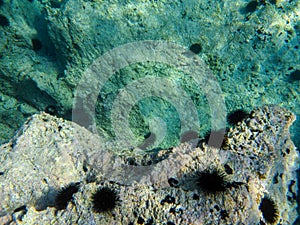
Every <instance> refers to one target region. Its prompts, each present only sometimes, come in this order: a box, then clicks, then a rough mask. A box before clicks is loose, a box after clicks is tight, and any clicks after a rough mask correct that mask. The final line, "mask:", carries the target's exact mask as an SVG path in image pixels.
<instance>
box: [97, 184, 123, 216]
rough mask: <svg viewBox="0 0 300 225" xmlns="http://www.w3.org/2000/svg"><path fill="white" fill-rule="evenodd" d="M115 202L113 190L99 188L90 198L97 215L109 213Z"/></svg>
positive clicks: (115, 197)
mask: <svg viewBox="0 0 300 225" xmlns="http://www.w3.org/2000/svg"><path fill="white" fill-rule="evenodd" d="M117 200H118V196H117V193H116V191H115V190H113V189H110V188H108V187H100V188H99V189H98V190H97V191H96V192H95V193H94V194H93V196H92V202H93V210H94V211H95V212H97V213H101V212H107V211H110V210H112V209H113V208H114V207H115V206H116V203H117Z"/></svg>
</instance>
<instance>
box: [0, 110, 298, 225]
mask: <svg viewBox="0 0 300 225" xmlns="http://www.w3.org/2000/svg"><path fill="white" fill-rule="evenodd" d="M294 120H295V116H294V114H292V113H291V112H289V111H287V110H285V109H284V108H281V107H278V106H265V107H262V108H258V109H256V110H254V111H253V112H252V113H251V116H249V118H247V119H246V120H245V121H243V122H241V123H239V124H238V125H237V126H236V127H234V128H231V129H230V130H229V131H228V133H227V139H228V140H227V141H226V147H225V146H224V148H223V149H216V148H212V147H209V146H207V145H206V144H205V143H204V142H201V140H199V143H198V144H197V143H195V141H193V142H189V143H182V144H180V145H179V146H178V147H174V148H173V149H170V150H163V151H161V152H160V153H159V154H157V155H155V156H153V155H152V156H149V155H148V156H143V155H141V154H139V152H140V151H139V149H134V150H130V151H129V150H128V151H127V152H126V151H124V152H123V155H115V153H114V146H112V145H110V144H107V143H103V142H101V138H99V136H97V135H95V134H93V133H90V132H89V131H88V130H86V129H85V128H82V127H80V126H78V125H77V124H75V123H72V122H69V121H65V120H63V119H58V118H56V117H53V116H50V115H48V114H45V113H41V114H37V115H34V116H33V117H31V118H30V119H28V121H27V122H26V123H25V124H24V125H23V127H22V128H21V129H20V130H19V131H18V132H17V133H16V134H15V136H14V138H13V139H12V140H11V141H9V142H8V143H6V144H4V145H2V146H1V148H0V161H1V165H0V172H1V175H0V183H1V193H2V194H1V196H0V204H1V205H0V216H1V217H0V219H1V220H2V221H5V220H8V221H10V220H14V222H12V224H17V223H18V220H22V224H35V222H36V221H38V223H39V224H109V225H110V224H130V222H132V223H133V224H136V223H137V221H140V222H141V221H153V223H154V224H166V223H167V222H173V223H174V224H241V223H243V224H259V223H260V221H265V219H264V218H263V215H262V212H261V211H260V208H259V206H260V203H261V199H262V198H263V197H265V196H268V197H270V198H271V199H272V200H273V201H274V202H275V204H276V208H277V209H278V219H276V221H278V223H280V224H292V223H293V221H294V220H295V219H296V216H297V213H296V206H297V204H296V199H295V195H296V192H297V180H296V172H295V171H296V169H297V165H298V163H299V154H298V152H297V151H296V149H295V146H294V144H293V142H292V141H291V139H290V133H289V127H290V126H291V124H292V123H293V122H294ZM197 146H198V147H197ZM128 159H130V160H128ZM145 159H147V160H148V161H149V164H148V165H142V164H143V163H142V162H143V160H145ZM132 161H134V162H135V163H132ZM130 162H131V163H130ZM132 164H134V165H132ZM208 168H210V169H211V168H215V169H218V170H220V171H224V172H225V171H229V168H230V171H231V172H230V173H229V174H228V175H226V176H227V179H228V184H230V185H227V190H226V191H225V192H223V193H219V194H212V195H208V194H207V193H205V192H202V191H201V190H199V189H197V188H195V180H193V176H194V175H195V173H196V172H197V171H204V170H205V169H208ZM170 178H172V179H173V180H176V181H178V182H177V184H176V185H170ZM72 182H80V189H79V191H78V192H77V193H76V194H74V199H73V200H72V201H71V202H70V203H69V204H68V207H67V208H66V209H65V210H60V211H58V212H56V213H55V211H56V209H55V207H54V205H55V203H54V199H55V194H56V193H57V190H58V189H59V188H60V187H62V186H66V185H68V184H70V183H72ZM101 186H107V187H110V188H112V189H114V190H115V191H116V193H117V194H118V196H119V200H118V202H117V206H116V207H115V208H114V209H113V210H112V212H107V213H100V214H97V213H95V212H93V210H92V201H91V196H92V194H93V193H94V192H95V191H96V190H97V188H98V187H101ZM1 220H0V221H1Z"/></svg>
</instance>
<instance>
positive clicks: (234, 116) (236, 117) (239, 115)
mask: <svg viewBox="0 0 300 225" xmlns="http://www.w3.org/2000/svg"><path fill="white" fill-rule="evenodd" d="M248 116H249V114H248V113H247V112H246V111H245V110H243V109H238V110H236V111H233V112H231V113H229V115H228V116H227V121H228V123H229V124H231V125H236V124H238V123H239V122H241V121H243V120H244V119H245V118H247V117H248Z"/></svg>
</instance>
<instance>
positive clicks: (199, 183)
mask: <svg viewBox="0 0 300 225" xmlns="http://www.w3.org/2000/svg"><path fill="white" fill-rule="evenodd" d="M194 179H195V184H196V187H197V188H198V189H199V190H201V191H203V192H204V193H206V194H218V193H220V192H224V191H226V189H227V187H228V185H227V184H228V181H227V179H226V174H225V173H224V172H222V171H220V170H218V169H206V170H204V171H198V172H197V173H196V175H195V177H194Z"/></svg>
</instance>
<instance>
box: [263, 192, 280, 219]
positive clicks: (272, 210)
mask: <svg viewBox="0 0 300 225" xmlns="http://www.w3.org/2000/svg"><path fill="white" fill-rule="evenodd" d="M259 209H260V211H261V212H262V215H263V217H264V219H265V221H266V222H267V223H269V224H274V223H275V222H276V221H277V220H278V217H279V214H278V209H277V206H276V204H275V202H274V201H273V200H272V199H271V198H270V197H268V196H265V197H263V198H262V200H261V202H260V205H259Z"/></svg>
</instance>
